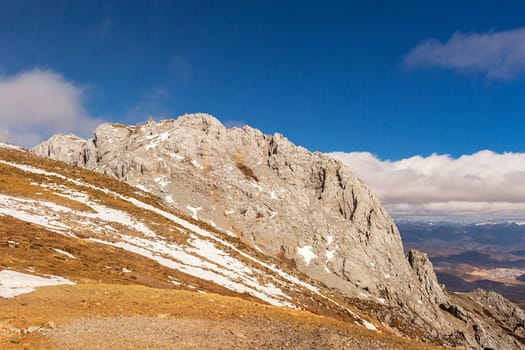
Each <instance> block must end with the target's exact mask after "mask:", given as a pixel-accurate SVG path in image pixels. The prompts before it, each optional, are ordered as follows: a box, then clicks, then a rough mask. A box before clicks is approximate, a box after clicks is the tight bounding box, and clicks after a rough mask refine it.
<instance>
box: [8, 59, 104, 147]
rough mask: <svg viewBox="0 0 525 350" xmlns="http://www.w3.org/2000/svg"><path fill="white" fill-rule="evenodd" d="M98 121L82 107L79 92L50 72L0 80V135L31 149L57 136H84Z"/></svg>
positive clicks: (74, 86)
mask: <svg viewBox="0 0 525 350" xmlns="http://www.w3.org/2000/svg"><path fill="white" fill-rule="evenodd" d="M101 122H102V121H101V120H99V119H96V118H92V117H91V116H89V114H88V113H87V112H86V110H85V108H84V105H83V90H82V89H81V88H80V87H79V86H77V85H75V84H74V83H73V82H71V81H68V80H66V79H65V78H64V77H63V76H62V75H60V74H57V73H55V72H52V71H44V70H38V69H36V70H32V71H28V72H23V73H20V74H18V75H15V76H11V77H0V135H2V137H3V138H4V141H8V142H11V143H15V144H18V145H22V146H27V147H30V146H34V145H35V144H37V143H38V142H40V141H42V140H43V139H45V138H46V137H49V136H50V135H51V134H53V133H57V132H68V133H69V132H73V133H77V134H79V135H80V136H87V135H88V134H89V133H91V132H93V130H94V129H95V127H96V125H98V124H99V123H101Z"/></svg>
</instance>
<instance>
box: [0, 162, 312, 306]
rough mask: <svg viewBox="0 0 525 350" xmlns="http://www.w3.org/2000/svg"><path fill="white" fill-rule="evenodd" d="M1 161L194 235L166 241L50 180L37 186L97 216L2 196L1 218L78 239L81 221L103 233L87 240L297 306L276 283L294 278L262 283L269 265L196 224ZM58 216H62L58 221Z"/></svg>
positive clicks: (276, 302) (132, 200) (124, 215)
mask: <svg viewBox="0 0 525 350" xmlns="http://www.w3.org/2000/svg"><path fill="white" fill-rule="evenodd" d="M0 162H1V163H3V164H6V165H9V166H12V167H15V168H18V169H20V170H23V171H26V172H32V173H36V174H42V175H46V176H48V177H56V178H58V179H61V180H66V181H68V182H70V183H72V184H74V185H77V186H81V187H85V188H89V189H93V190H96V191H102V192H104V193H107V194H111V195H113V196H115V197H117V198H119V199H121V200H124V201H127V202H130V203H132V204H134V205H135V206H137V207H139V208H143V209H146V210H148V211H152V212H154V213H156V214H159V215H162V216H163V217H165V218H167V219H169V220H170V221H172V222H174V223H175V224H178V225H180V226H182V227H184V228H185V229H187V230H190V232H188V233H187V235H188V241H187V244H184V245H182V244H178V243H174V242H168V241H167V240H166V239H165V238H164V237H161V236H159V235H157V234H156V233H155V232H153V231H152V230H151V229H150V228H149V227H148V226H147V225H146V224H144V223H143V222H140V221H138V220H136V219H134V218H132V217H131V216H130V215H128V214H127V213H126V212H124V211H121V210H116V209H113V208H109V207H107V206H104V205H101V204H99V203H95V201H94V200H92V199H90V196H89V195H88V193H87V192H81V191H76V190H73V189H71V188H68V187H66V186H63V185H58V184H56V183H54V182H51V181H50V182H49V183H38V185H39V186H41V187H42V188H47V189H51V190H53V191H54V193H55V194H58V195H60V196H62V197H65V198H68V199H70V200H75V201H78V202H81V203H83V204H85V205H87V206H89V207H90V208H91V209H93V210H94V213H90V212H85V211H78V210H73V209H71V208H68V207H65V206H62V205H58V204H55V203H51V202H47V201H39V200H34V199H23V198H19V197H14V196H8V195H2V194H0V215H9V216H12V217H15V218H17V219H20V220H23V221H27V222H31V223H34V224H37V225H41V226H44V227H46V228H47V229H49V230H51V231H54V232H57V233H59V234H65V235H74V231H75V227H74V225H73V223H78V222H80V223H82V225H83V226H89V227H95V231H96V230H98V231H99V234H98V236H97V237H90V238H89V240H91V241H95V242H98V243H103V244H107V245H111V246H115V247H119V248H122V249H125V250H128V251H130V252H133V253H135V254H139V255H142V256H145V257H148V258H150V259H153V260H155V261H157V262H159V263H160V264H161V265H164V266H167V267H169V268H173V269H177V270H180V271H183V272H185V273H187V274H190V275H192V276H195V277H198V278H202V279H206V280H210V281H213V282H215V283H217V284H219V285H221V286H223V287H226V288H228V289H231V290H234V291H236V292H239V293H245V292H246V293H249V294H251V295H253V296H255V297H257V298H259V299H261V300H264V301H266V302H268V303H270V304H273V305H280V306H288V307H295V306H294V305H293V304H292V303H291V302H290V301H289V300H290V299H291V297H290V296H288V295H287V294H286V293H285V292H284V291H283V290H282V289H281V288H280V287H279V286H278V285H281V286H282V285H284V286H286V287H289V285H290V284H292V283H295V282H298V281H294V280H293V279H292V280H288V281H286V280H285V281H283V280H277V279H275V278H267V280H266V281H264V280H261V276H264V275H265V273H264V271H262V269H264V268H269V267H270V266H266V265H267V264H262V265H263V266H261V267H262V269H261V268H256V267H254V266H250V265H248V264H246V262H244V261H243V260H242V259H237V258H235V257H233V256H231V255H229V254H227V253H225V252H224V251H223V250H222V249H224V248H229V249H232V248H234V247H233V245H231V244H229V243H228V242H226V241H223V240H221V239H219V238H218V237H216V234H215V233H212V232H209V231H207V230H204V229H202V228H200V227H198V226H197V225H194V224H191V223H189V222H187V221H185V220H183V219H181V218H179V217H177V216H175V215H173V214H171V213H168V212H166V211H163V210H161V209H158V208H156V207H154V206H151V205H149V204H146V203H143V202H141V201H139V200H137V199H135V198H131V197H127V196H123V195H121V194H119V193H116V192H112V191H109V190H107V189H103V188H99V187H97V186H94V185H91V184H89V183H85V182H82V181H78V180H73V179H69V178H67V177H65V176H64V175H61V174H57V173H53V172H49V171H44V170H42V169H39V168H35V167H32V166H29V165H24V164H17V163H13V162H6V161H0ZM64 214H67V217H68V220H67V222H66V220H64V219H63V218H64V217H65V215H64ZM56 218H61V219H60V222H59V221H58V220H57V219H56ZM68 223H69V224H68ZM122 227H125V228H126V231H127V232H130V233H131V234H126V233H124V232H123V230H122ZM221 246H222V247H221ZM221 248H222V249H221ZM239 252H240V251H239ZM250 258H251V257H250ZM251 260H252V262H255V263H257V262H258V260H257V259H253V258H252V259H251ZM282 276H286V274H285V273H284V272H282ZM290 277H291V276H290ZM312 289H313V287H312Z"/></svg>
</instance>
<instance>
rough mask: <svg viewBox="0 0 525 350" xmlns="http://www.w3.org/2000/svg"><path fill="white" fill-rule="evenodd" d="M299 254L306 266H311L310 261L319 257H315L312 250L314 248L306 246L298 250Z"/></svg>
mask: <svg viewBox="0 0 525 350" xmlns="http://www.w3.org/2000/svg"><path fill="white" fill-rule="evenodd" d="M297 254H299V255H301V256H302V257H303V259H304V262H305V264H306V266H308V265H310V261H311V260H312V259H315V258H317V255H315V254H314V252H313V250H312V246H309V245H305V246H304V247H302V248H297Z"/></svg>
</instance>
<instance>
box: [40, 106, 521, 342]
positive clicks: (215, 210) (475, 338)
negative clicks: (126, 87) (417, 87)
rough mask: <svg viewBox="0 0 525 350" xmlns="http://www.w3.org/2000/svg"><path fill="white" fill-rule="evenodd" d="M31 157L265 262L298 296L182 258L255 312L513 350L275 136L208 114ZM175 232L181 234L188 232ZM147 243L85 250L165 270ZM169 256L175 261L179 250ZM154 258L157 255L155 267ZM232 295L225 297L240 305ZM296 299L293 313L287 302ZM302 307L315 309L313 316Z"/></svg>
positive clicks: (340, 174)
mask: <svg viewBox="0 0 525 350" xmlns="http://www.w3.org/2000/svg"><path fill="white" fill-rule="evenodd" d="M33 152H34V153H35V154H38V155H42V156H46V157H50V158H53V159H57V160H61V161H65V162H68V163H70V164H72V165H75V166H76V167H73V168H71V169H73V170H74V171H77V172H80V171H81V170H80V168H79V167H84V168H87V169H90V170H94V171H96V172H98V173H103V174H105V175H108V176H109V177H111V178H114V179H118V180H123V181H124V182H126V183H128V184H129V185H131V186H134V187H135V188H136V189H137V190H134V191H135V192H136V194H135V195H137V196H138V195H139V193H140V196H150V197H148V198H151V199H150V201H151V202H148V203H149V205H153V204H152V203H155V205H156V206H160V207H161V208H164V209H162V210H163V211H165V212H171V211H167V210H168V209H166V208H167V207H170V209H169V210H176V212H177V213H179V214H178V215H179V216H177V217H179V218H180V217H181V216H182V217H184V218H185V219H184V220H185V221H184V222H186V223H188V222H189V223H192V224H193V225H195V223H197V222H198V223H200V225H201V226H203V227H205V228H206V230H205V232H206V233H205V234H204V235H201V233H202V232H200V233H199V232H197V231H198V230H197V231H192V230H196V229H195V228H194V227H193V226H192V227H191V228H190V231H192V232H197V236H199V235H200V236H201V238H200V239H202V237H205V238H206V237H208V236H206V235H209V232H214V234H213V236H214V237H215V238H217V239H220V241H215V240H212V243H215V242H219V243H220V244H223V242H226V243H229V244H232V242H236V244H237V245H235V246H234V247H235V249H237V250H239V251H243V252H244V254H248V252H250V253H249V254H255V255H256V256H257V257H258V259H259V260H262V262H264V263H265V264H268V263H266V262H265V261H266V260H264V259H270V261H272V264H273V265H274V266H282V269H285V270H284V271H286V274H287V275H288V276H292V277H293V281H299V282H300V283H299V285H300V286H303V288H301V289H299V290H297V289H296V287H290V289H291V291H286V290H284V289H283V288H284V287H282V285H284V284H286V282H285V281H282V275H281V274H280V273H277V275H278V276H281V278H279V279H277V280H278V281H282V283H279V284H278V286H279V288H280V291H279V292H276V293H270V292H269V291H275V289H274V288H273V287H275V285H274V284H270V285H264V288H263V287H259V286H257V287H256V286H254V285H253V280H252V279H250V278H249V276H246V275H243V274H240V272H242V271H246V269H245V267H243V266H242V265H240V264H239V263H238V262H231V261H229V260H227V259H226V258H225V256H226V255H227V254H226V253H217V252H216V251H215V249H211V248H208V246H209V242H208V243H207V242H203V243H202V242H198V241H197V243H195V244H193V247H190V250H189V251H191V252H199V251H200V254H201V256H204V257H206V261H207V263H213V264H219V265H220V266H219V267H217V270H221V269H223V268H224V269H228V270H229V271H230V272H229V273H231V274H234V275H235V277H234V278H231V279H229V280H228V281H227V282H224V283H223V284H221V287H223V288H226V289H229V288H228V286H231V285H232V284H233V283H232V280H233V281H238V280H241V282H242V283H244V284H248V281H251V282H250V283H252V284H248V285H249V286H250V288H246V286H245V287H244V288H245V290H246V289H248V291H247V292H248V293H251V295H252V297H255V298H257V300H259V301H261V300H262V301H266V302H271V303H279V305H288V306H291V307H299V308H305V309H308V308H309V309H310V310H311V311H315V312H322V313H326V311H322V309H332V310H333V309H334V308H335V309H336V310H337V309H338V308H337V307H336V306H334V305H348V306H347V308H350V306H352V307H354V308H357V309H358V310H360V311H361V313H363V314H366V315H369V316H370V317H371V319H369V320H368V321H366V322H362V324H364V325H367V324H369V323H370V322H371V323H370V324H375V326H374V328H378V326H382V327H386V328H385V329H391V330H395V331H396V332H399V333H401V334H405V335H408V336H410V337H411V338H413V339H422V340H425V341H428V342H434V343H437V344H449V345H465V346H470V347H472V348H478V347H480V346H481V347H483V348H498V349H513V348H516V349H520V348H523V338H520V335H519V334H520V333H519V332H521V329H520V328H519V327H518V328H516V325H515V324H510V323H505V322H507V321H505V322H503V321H501V320H505V319H504V318H497V317H489V316H487V313H486V312H484V308H483V307H482V306H481V305H482V304H480V303H477V302H475V300H477V299H476V298H479V295H477V294H469V295H466V296H465V295H456V294H450V293H447V292H446V291H445V290H444V289H443V288H442V286H440V285H439V284H438V283H437V280H436V276H435V273H434V270H433V267H432V264H431V263H430V261H429V260H428V258H427V256H426V254H423V253H420V252H418V251H410V252H409V253H408V258H407V257H406V256H405V254H404V251H403V245H402V242H401V238H400V235H399V231H398V230H397V227H396V225H395V224H394V222H393V221H392V219H391V218H390V217H389V215H388V214H387V213H386V211H385V210H384V209H383V208H382V207H381V205H380V203H379V201H378V200H377V199H376V197H375V196H374V195H373V194H372V193H371V192H370V191H369V190H368V188H367V187H366V186H365V185H364V184H363V183H362V182H361V181H360V180H359V179H357V178H356V177H355V175H354V174H353V173H352V172H351V171H350V170H348V169H347V168H345V167H344V166H343V165H342V163H340V162H339V161H336V160H333V159H331V158H329V157H327V156H324V155H322V154H320V153H311V152H309V151H308V150H306V149H304V148H301V147H297V146H295V145H293V144H292V143H291V142H290V141H288V140H287V139H286V138H285V137H283V136H282V135H280V134H275V135H264V134H262V133H261V132H260V131H258V130H256V129H253V128H250V127H244V128H242V129H239V128H231V129H228V128H225V127H224V126H223V125H222V124H220V122H218V121H217V120H216V119H215V118H213V117H211V116H209V115H205V114H196V115H185V116H182V117H180V118H179V119H177V120H167V121H161V122H159V123H156V122H153V121H149V122H148V123H146V124H144V125H138V126H126V125H117V124H103V125H101V126H99V127H98V128H97V130H96V131H95V135H94V138H93V139H90V140H82V139H79V138H78V137H76V136H72V135H56V136H54V137H52V138H51V139H50V140H48V141H47V142H45V143H43V144H41V145H39V146H37V147H36V148H35V149H33ZM54 168H57V166H55V167H54ZM58 168H59V167H58ZM108 182H109V181H108ZM110 183H112V182H110ZM116 183H118V184H121V185H120V186H124V185H123V184H122V183H121V182H117V181H115V184H116ZM101 188H103V187H102V186H101ZM138 189H140V190H141V191H139V190H138ZM143 191H146V192H143ZM127 192H128V193H131V192H132V193H135V192H133V191H129V190H128V191H127ZM115 193H118V192H115ZM127 196H129V194H127ZM141 198H142V197H141ZM153 198H156V199H153ZM159 199H160V202H158V201H159ZM155 201H157V202H155ZM128 202H130V201H128ZM131 203H132V204H136V202H135V200H132V201H131ZM139 206H140V205H139ZM91 208H93V207H91ZM150 209H151V208H150ZM94 210H95V209H94ZM95 211H96V210H95ZM163 217H165V218H166V216H163ZM171 219H173V218H172V217H170V220H171ZM191 220H193V221H191ZM146 222H148V223H149V221H146ZM172 222H175V223H177V221H176V220H175V221H173V220H172ZM151 225H152V224H149V225H148V227H151ZM153 225H154V224H153ZM169 225H171V223H170V224H169ZM169 225H168V226H169ZM178 225H179V226H182V227H183V228H184V229H185V230H188V226H187V225H186V224H181V223H178ZM101 227H105V226H101ZM159 227H165V226H163V225H162V224H161V223H159ZM150 230H151V228H150ZM155 234H156V235H157V236H153V237H154V239H150V238H148V235H145V237H141V239H147V240H148V241H143V240H137V239H135V238H131V239H130V238H128V237H125V239H124V242H122V241H121V238H122V236H120V238H119V239H118V240H117V241H112V240H108V239H103V238H95V239H96V240H97V241H96V242H97V243H101V244H106V245H109V246H112V247H119V248H124V247H128V248H129V245H130V244H131V245H134V246H133V247H131V249H128V250H131V251H132V252H133V253H134V254H139V255H142V256H143V257H147V258H149V259H150V260H151V258H158V260H162V261H164V260H163V259H164V255H165V254H168V251H167V250H166V249H167V248H166V247H165V246H166V244H167V243H162V244H160V246H159V245H158V244H157V243H156V240H157V238H158V235H159V234H158V233H156V232H155ZM161 237H162V236H161ZM197 238H198V237H197ZM208 238H209V237H208ZM113 239H114V238H113ZM152 240H153V242H152ZM162 240H164V238H162ZM101 241H103V242H101ZM108 242H109V244H108ZM190 242H193V241H192V240H190ZM219 243H215V245H217V244H219ZM190 245H191V244H190ZM170 247H171V246H170ZM144 249H145V250H147V251H146V252H145V251H144ZM199 249H200V250H199ZM232 249H233V248H231V247H230V246H228V245H226V246H224V247H223V249H220V251H222V252H225V251H226V252H228V254H231V253H232V251H233V252H234V254H235V255H237V254H238V253H236V252H237V250H235V249H233V250H232ZM210 250H211V252H210ZM177 252H178V253H177V254H181V253H180V249H179V250H177ZM159 253H160V254H164V255H163V257H162V259H160V258H159V256H158V254H159ZM208 254H210V255H209V257H208ZM228 256H229V255H228ZM242 256H244V255H242ZM250 256H252V255H250ZM224 260H226V262H224ZM250 261H251V260H250ZM221 262H222V264H220V263H221ZM170 264H171V263H170ZM168 267H169V268H174V269H176V270H179V271H183V272H185V273H188V272H187V271H189V270H191V269H188V268H184V267H181V266H179V265H173V264H172V265H170V266H168ZM201 268H202V266H201ZM257 271H258V273H257V275H258V276H259V279H260V280H263V281H268V279H265V277H264V276H265V274H266V273H267V272H268V271H267V270H266V269H264V268H261V267H260V266H259V267H258V268H257ZM259 272H260V273H259ZM239 274H240V275H239ZM248 275H250V274H248ZM63 277H68V276H63ZM214 278H215V277H214ZM214 278H210V280H212V281H214ZM275 278H277V277H275ZM221 279H222V277H221V278H220V279H219V281H220V280H221ZM273 280H274V277H272V278H270V281H273ZM288 281H289V280H288ZM214 282H215V283H217V282H218V281H214ZM289 282H290V281H289ZM306 282H308V283H309V284H307V286H304V285H303V283H306ZM312 288H317V289H316V290H317V291H319V293H320V294H317V292H313V289H312ZM239 289H240V288H239ZM240 290H242V289H240ZM240 290H234V291H235V292H236V293H237V295H238V294H239V293H242V292H241V291H240ZM221 291H222V292H224V290H222V289H221ZM294 291H295V292H294ZM230 293H231V292H230ZM283 295H285V296H283ZM296 298H297V302H295V301H294V302H291V301H290V300H296ZM326 298H328V299H330V300H332V301H334V300H333V299H331V298H336V300H335V302H336V303H337V304H333V303H331V302H330V303H329V305H328V306H325V307H324V306H323V307H321V306H318V305H319V303H318V302H317V301H318V300H321V301H322V300H324V301H325V302H328V301H327V299H326ZM308 300H315V301H316V302H315V303H314V305H313V306H312V305H309V304H308V302H307V301H308ZM325 302H323V303H320V305H325V304H324V303H325ZM505 305H507V304H505ZM509 305H510V304H509ZM507 307H510V306H508V305H507ZM317 309H321V311H318V310H317ZM352 312H353V313H355V311H352ZM332 313H334V312H332ZM335 313H336V314H338V313H341V311H338V312H335ZM342 313H343V314H345V311H343V312H342ZM346 313H348V312H346ZM356 314H357V313H356ZM345 317H348V316H345ZM359 317H360V318H363V317H362V316H359ZM373 319H375V320H376V321H378V323H380V324H381V325H380V324H378V323H374V321H373ZM356 321H359V320H356ZM508 322H511V321H510V320H509V321H508ZM512 322H514V321H512ZM509 329H510V331H509ZM516 332H518V333H516Z"/></svg>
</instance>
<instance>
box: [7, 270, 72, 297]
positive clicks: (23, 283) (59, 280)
mask: <svg viewBox="0 0 525 350" xmlns="http://www.w3.org/2000/svg"><path fill="white" fill-rule="evenodd" d="M59 284H75V283H74V282H72V281H70V280H67V279H65V278H63V277H59V276H52V275H47V277H40V276H34V275H28V274H25V273H20V272H16V271H12V270H2V271H0V297H2V298H13V297H16V296H17V295H20V294H26V293H31V292H33V291H34V290H35V288H36V287H42V286H55V285H59Z"/></svg>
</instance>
